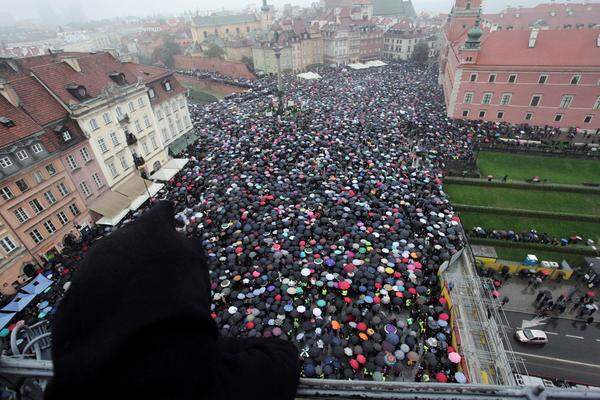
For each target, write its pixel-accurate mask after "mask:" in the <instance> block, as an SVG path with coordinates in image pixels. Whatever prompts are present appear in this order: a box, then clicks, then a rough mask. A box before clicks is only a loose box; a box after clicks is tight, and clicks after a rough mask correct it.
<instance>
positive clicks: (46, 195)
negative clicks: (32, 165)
mask: <svg viewBox="0 0 600 400" xmlns="http://www.w3.org/2000/svg"><path fill="white" fill-rule="evenodd" d="M44 198H45V199H46V201H47V202H48V204H50V205H52V204H54V203H56V197H54V193H52V190H48V191H47V192H46V193H44Z"/></svg>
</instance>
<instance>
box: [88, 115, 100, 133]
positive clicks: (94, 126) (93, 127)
mask: <svg viewBox="0 0 600 400" xmlns="http://www.w3.org/2000/svg"><path fill="white" fill-rule="evenodd" d="M98 128H100V127H99V126H98V122H96V119H95V118H92V119H90V129H91V130H93V131H95V130H96V129H98Z"/></svg>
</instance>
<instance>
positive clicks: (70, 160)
mask: <svg viewBox="0 0 600 400" xmlns="http://www.w3.org/2000/svg"><path fill="white" fill-rule="evenodd" d="M67 164H68V165H69V168H71V171H74V170H76V169H77V168H78V167H79V166H78V165H77V161H75V157H73V154H69V155H68V156H67Z"/></svg>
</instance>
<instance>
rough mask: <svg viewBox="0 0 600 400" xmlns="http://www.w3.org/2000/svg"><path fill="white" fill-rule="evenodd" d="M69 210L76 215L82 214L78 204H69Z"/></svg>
mask: <svg viewBox="0 0 600 400" xmlns="http://www.w3.org/2000/svg"><path fill="white" fill-rule="evenodd" d="M69 210H71V213H73V215H74V216H78V215H79V214H81V212H80V211H79V208H77V204H75V203H73V204H71V205H70V206H69Z"/></svg>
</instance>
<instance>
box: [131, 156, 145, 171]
mask: <svg viewBox="0 0 600 400" xmlns="http://www.w3.org/2000/svg"><path fill="white" fill-rule="evenodd" d="M133 163H134V164H135V166H136V168H139V167H142V166H143V165H144V164H146V161H145V160H144V157H142V156H138V155H137V154H134V155H133Z"/></svg>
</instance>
